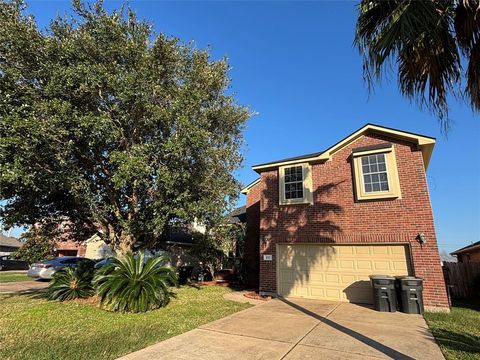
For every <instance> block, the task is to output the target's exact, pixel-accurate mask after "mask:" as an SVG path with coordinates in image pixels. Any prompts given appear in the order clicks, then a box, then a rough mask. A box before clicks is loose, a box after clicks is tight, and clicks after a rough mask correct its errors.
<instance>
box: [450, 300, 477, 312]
mask: <svg viewBox="0 0 480 360" xmlns="http://www.w3.org/2000/svg"><path fill="white" fill-rule="evenodd" d="M452 306H453V307H456V308H465V309H470V310H475V311H480V298H477V299H469V300H466V299H452Z"/></svg>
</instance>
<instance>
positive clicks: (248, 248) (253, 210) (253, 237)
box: [244, 183, 260, 288]
mask: <svg viewBox="0 0 480 360" xmlns="http://www.w3.org/2000/svg"><path fill="white" fill-rule="evenodd" d="M246 214H247V234H246V239H245V256H244V259H245V262H244V265H245V273H246V281H245V282H246V285H247V286H248V287H252V288H257V287H258V284H259V256H260V254H259V236H260V184H259V183H258V184H256V185H254V186H253V187H252V188H251V189H250V190H249V192H248V194H247V205H246Z"/></svg>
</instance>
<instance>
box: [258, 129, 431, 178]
mask: <svg viewBox="0 0 480 360" xmlns="http://www.w3.org/2000/svg"><path fill="white" fill-rule="evenodd" d="M367 131H374V132H377V133H386V134H388V135H390V136H392V137H396V138H400V139H404V140H408V141H411V142H414V143H416V144H417V145H418V146H420V148H421V150H422V154H423V162H424V166H425V170H426V169H427V167H428V163H429V162H430V158H431V156H432V152H433V147H434V145H435V141H436V139H435V138H434V137H430V136H425V135H420V134H416V133H412V132H408V131H403V130H398V129H393V128H388V127H385V126H381V125H376V124H371V123H367V124H366V125H364V126H362V127H361V128H360V129H358V130H357V131H355V132H353V133H351V134H350V135H348V136H346V137H345V138H343V139H342V140H340V141H338V142H337V143H335V144H334V145H332V146H331V147H330V148H328V149H327V150H325V151H323V152H322V153H319V155H316V156H311V155H312V154H309V155H306V156H305V157H301V156H300V157H297V158H294V159H292V160H288V159H285V160H280V161H278V162H271V163H265V164H259V165H254V166H253V167H252V169H253V170H255V171H256V172H257V173H260V172H261V170H264V169H269V168H272V167H278V166H283V165H290V164H297V163H302V162H319V161H328V160H330V158H331V156H332V155H333V154H334V153H335V152H337V151H338V150H340V149H341V148H343V147H344V146H346V145H348V144H349V143H351V142H353V141H355V140H356V139H357V138H358V137H359V136H360V135H362V134H364V133H366V132H367Z"/></svg>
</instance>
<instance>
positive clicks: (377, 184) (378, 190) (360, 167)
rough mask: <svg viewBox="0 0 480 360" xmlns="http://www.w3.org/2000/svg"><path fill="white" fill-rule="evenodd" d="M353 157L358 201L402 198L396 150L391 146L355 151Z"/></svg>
mask: <svg viewBox="0 0 480 360" xmlns="http://www.w3.org/2000/svg"><path fill="white" fill-rule="evenodd" d="M387 145H389V146H387ZM352 157H353V168H354V177H355V179H354V183H355V195H356V198H357V200H379V199H391V198H401V193H400V183H399V180H398V170H397V162H396V159H395V149H394V147H393V146H392V145H391V144H383V145H382V146H378V147H373V148H359V149H354V150H353V153H352Z"/></svg>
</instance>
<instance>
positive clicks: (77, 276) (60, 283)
mask: <svg viewBox="0 0 480 360" xmlns="http://www.w3.org/2000/svg"><path fill="white" fill-rule="evenodd" d="M93 272H94V271H93V266H92V265H91V264H89V263H87V262H83V261H82V262H80V263H79V265H78V267H77V268H76V269H72V268H69V267H66V268H63V269H60V270H59V271H57V272H56V273H55V274H54V275H53V279H52V281H51V282H50V284H49V285H48V289H47V292H46V296H47V299H49V300H59V301H65V300H73V299H77V298H82V299H84V298H87V297H90V296H92V295H93V294H94V288H93V285H92V280H93Z"/></svg>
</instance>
